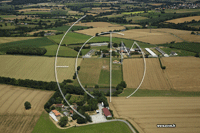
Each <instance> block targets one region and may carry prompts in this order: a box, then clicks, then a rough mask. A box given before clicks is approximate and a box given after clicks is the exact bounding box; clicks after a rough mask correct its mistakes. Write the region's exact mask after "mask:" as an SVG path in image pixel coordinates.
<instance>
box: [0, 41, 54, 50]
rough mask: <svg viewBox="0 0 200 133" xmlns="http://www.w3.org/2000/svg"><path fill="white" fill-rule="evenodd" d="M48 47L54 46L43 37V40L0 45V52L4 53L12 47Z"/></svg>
mask: <svg viewBox="0 0 200 133" xmlns="http://www.w3.org/2000/svg"><path fill="white" fill-rule="evenodd" d="M50 45H55V44H54V43H53V42H52V41H50V40H49V39H47V38H46V37H43V38H36V39H29V40H22V41H16V42H10V43H3V44H0V51H1V52H5V51H6V50H8V49H9V48H13V47H45V46H50Z"/></svg>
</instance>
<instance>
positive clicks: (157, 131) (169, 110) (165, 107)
mask: <svg viewBox="0 0 200 133" xmlns="http://www.w3.org/2000/svg"><path fill="white" fill-rule="evenodd" d="M199 104H200V98H199V97H190V98H188V97H130V98H128V99H127V98H125V97H112V103H110V107H111V109H112V110H113V113H114V115H115V117H120V118H125V119H127V120H129V121H130V122H131V123H132V125H133V126H134V127H135V128H136V129H137V130H138V131H139V132H140V133H143V132H145V133H161V132H162V133H169V132H170V133H183V132H184V133H186V132H194V133H198V132H200V127H199V122H198V121H199V119H200V112H199V110H198V109H197V107H198V105H199ZM157 124H176V128H157Z"/></svg>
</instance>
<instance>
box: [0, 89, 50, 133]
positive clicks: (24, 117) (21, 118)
mask: <svg viewBox="0 0 200 133" xmlns="http://www.w3.org/2000/svg"><path fill="white" fill-rule="evenodd" d="M0 91H1V94H0V98H1V102H0V122H1V124H0V129H1V131H4V132H6V133H13V132H16V133H30V132H31V131H32V130H33V128H34V126H35V124H36V122H37V120H38V119H39V117H40V115H41V114H42V111H43V108H44V104H45V103H46V102H47V101H48V100H49V98H50V97H51V95H52V94H53V92H50V91H49V92H48V91H40V90H33V89H27V88H22V87H14V86H8V85H0ZM25 101H29V102H30V103H31V109H29V110H25V108H24V103H25Z"/></svg>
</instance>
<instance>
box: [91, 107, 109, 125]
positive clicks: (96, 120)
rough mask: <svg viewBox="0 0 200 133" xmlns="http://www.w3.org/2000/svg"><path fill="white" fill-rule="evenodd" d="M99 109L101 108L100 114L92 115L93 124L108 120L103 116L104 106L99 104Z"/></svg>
mask: <svg viewBox="0 0 200 133" xmlns="http://www.w3.org/2000/svg"><path fill="white" fill-rule="evenodd" d="M98 108H99V113H98V114H96V115H90V116H91V118H92V123H99V122H106V121H107V119H106V117H105V116H104V115H102V108H103V107H102V106H101V104H98Z"/></svg>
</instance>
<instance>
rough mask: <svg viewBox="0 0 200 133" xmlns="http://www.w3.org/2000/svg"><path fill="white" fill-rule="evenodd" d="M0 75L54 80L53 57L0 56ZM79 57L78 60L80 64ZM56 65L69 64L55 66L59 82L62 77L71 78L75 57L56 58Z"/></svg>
mask: <svg viewBox="0 0 200 133" xmlns="http://www.w3.org/2000/svg"><path fill="white" fill-rule="evenodd" d="M0 62H3V63H1V64H0V76H2V77H11V78H16V79H32V80H37V81H48V82H50V81H55V71H54V63H55V58H53V57H38V56H37V57H34V56H32V57H31V56H11V55H1V56H0ZM80 62H81V59H80V60H79V61H78V65H79V64H80ZM57 65H58V66H69V67H68V68H57V73H58V79H59V82H62V81H63V80H64V79H72V78H73V74H74V72H75V70H74V66H75V58H58V63H57Z"/></svg>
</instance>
